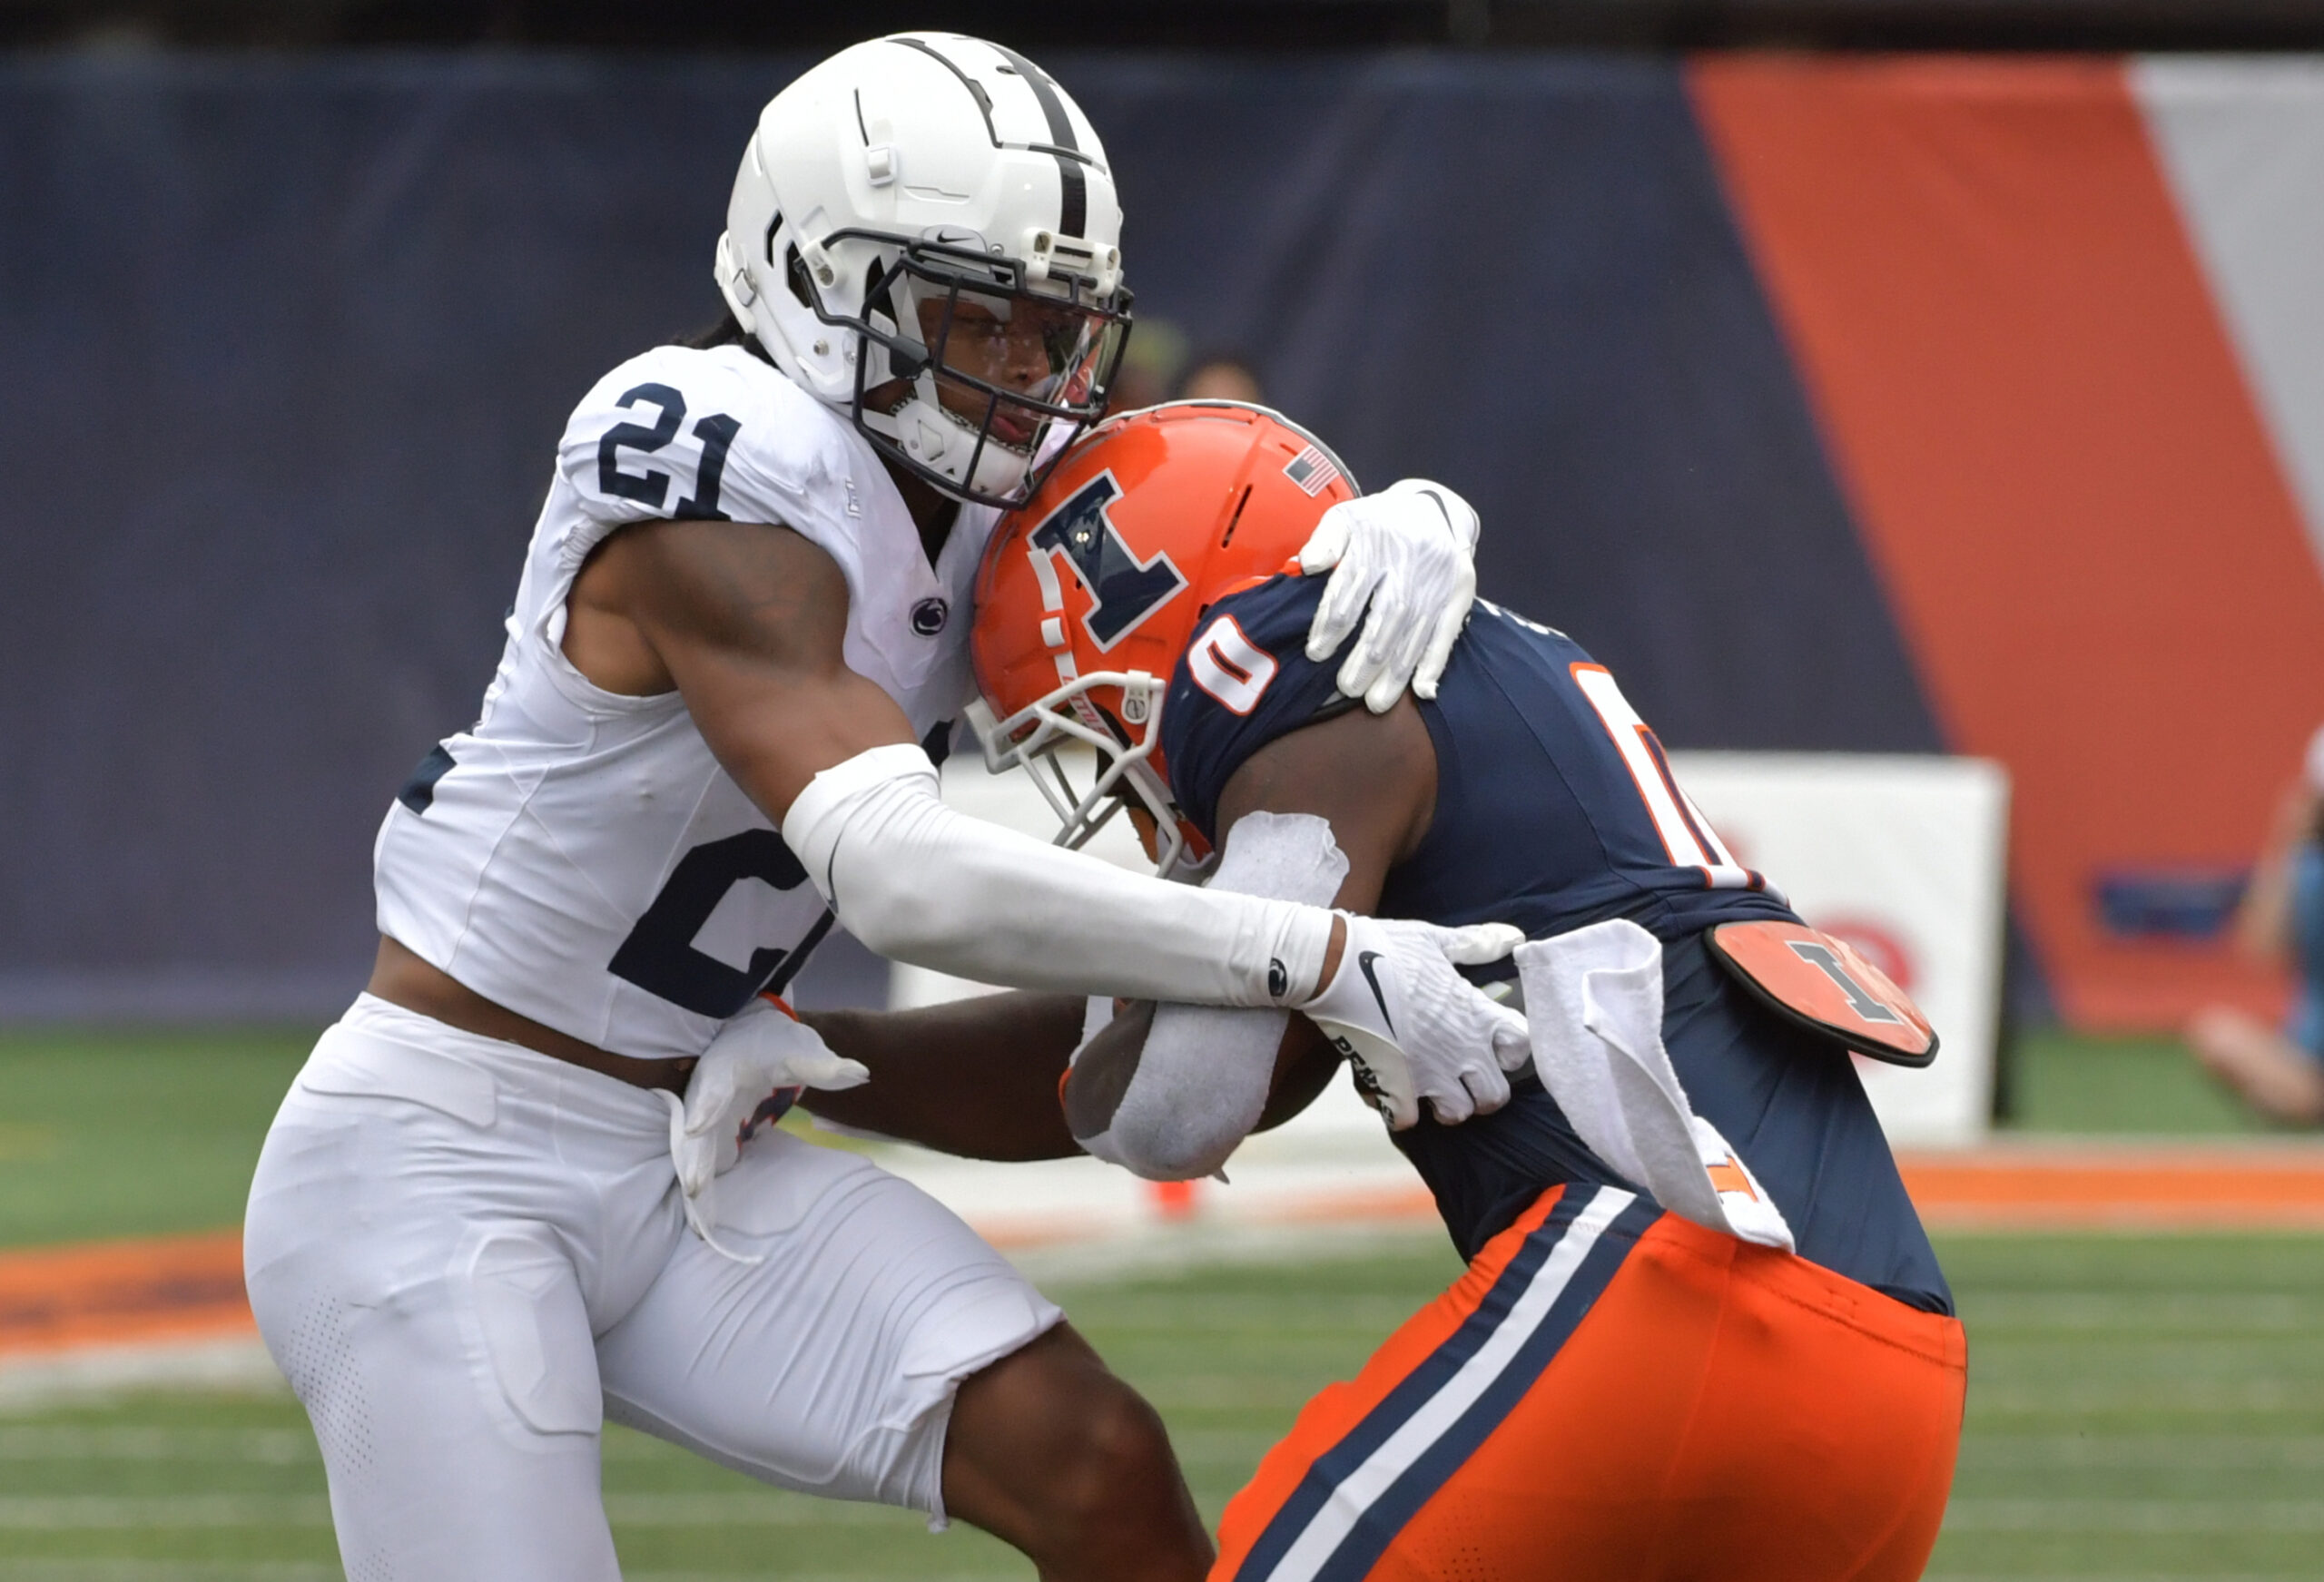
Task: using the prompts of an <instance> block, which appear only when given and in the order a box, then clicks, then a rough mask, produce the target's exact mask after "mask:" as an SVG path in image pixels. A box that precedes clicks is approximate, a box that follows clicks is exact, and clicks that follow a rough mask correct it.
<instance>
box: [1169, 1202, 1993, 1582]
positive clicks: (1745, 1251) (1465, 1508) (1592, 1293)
mask: <svg viewBox="0 0 2324 1582" xmlns="http://www.w3.org/2000/svg"><path fill="white" fill-rule="evenodd" d="M1966 1382H1967V1347H1966V1342H1965V1339H1964V1337H1963V1334H1962V1331H1961V1325H1960V1323H1959V1322H1958V1321H1956V1320H1954V1319H1951V1318H1947V1317H1945V1316H1943V1315H1942V1314H1937V1313H1929V1312H1919V1311H1917V1310H1915V1309H1913V1308H1908V1307H1906V1306H1905V1305H1904V1304H1903V1303H1901V1302H1896V1301H1893V1300H1891V1299H1890V1298H1888V1297H1886V1296H1883V1295H1882V1294H1880V1293H1879V1292H1876V1291H1873V1290H1871V1289H1870V1288H1869V1287H1866V1286H1863V1285H1859V1284H1857V1283H1856V1282H1854V1281H1851V1280H1847V1279H1844V1278H1843V1277H1841V1276H1840V1275H1837V1274H1835V1273H1832V1272H1830V1271H1828V1270H1826V1269H1822V1268H1819V1267H1817V1265H1816V1264H1813V1263H1808V1262H1807V1261H1806V1260H1805V1259H1801V1258H1797V1257H1794V1256H1793V1255H1791V1254H1790V1253H1781V1252H1777V1251H1776V1250H1774V1249H1772V1248H1768V1247H1758V1246H1753V1245H1751V1244H1749V1243H1744V1242H1738V1241H1737V1240H1735V1239H1734V1238H1733V1237H1731V1236H1726V1235H1721V1234H1719V1233H1716V1232H1712V1231H1707V1230H1705V1229H1703V1228H1702V1227H1700V1226H1699V1225H1696V1224H1693V1223H1689V1222H1688V1221H1686V1220H1682V1219H1679V1217H1677V1216H1676V1215H1674V1214H1664V1213H1662V1212H1661V1211H1660V1210H1659V1208H1657V1207H1656V1206H1655V1205H1654V1204H1652V1203H1650V1202H1648V1201H1645V1200H1642V1199H1640V1198H1638V1197H1636V1196H1633V1195H1632V1194H1630V1193H1627V1192H1623V1191H1620V1190H1618V1189H1616V1188H1613V1187H1608V1186H1588V1185H1575V1186H1569V1187H1559V1188H1554V1189H1552V1190H1551V1191H1550V1192H1549V1193H1547V1194H1544V1195H1543V1196H1542V1197H1541V1199H1540V1200H1539V1201H1538V1202H1537V1203H1535V1204H1533V1206H1532V1207H1531V1209H1530V1210H1528V1211H1527V1212H1526V1213H1525V1214H1523V1215H1522V1216H1521V1217H1520V1218H1519V1220H1518V1221H1517V1223H1515V1224H1513V1225H1512V1226H1511V1227H1510V1228H1509V1229H1508V1230H1506V1231H1504V1232H1502V1233H1501V1234H1500V1235H1499V1236H1496V1237H1495V1238H1493V1240H1492V1242H1491V1243H1487V1245H1486V1246H1485V1248H1484V1250H1483V1251H1482V1252H1481V1253H1479V1254H1478V1255H1477V1258H1476V1261H1475V1262H1474V1263H1472V1264H1471V1265H1470V1266H1469V1271H1468V1272H1467V1273H1466V1274H1464V1275H1463V1276H1462V1278H1461V1280H1460V1281H1459V1282H1457V1283H1455V1284H1454V1285H1453V1286H1452V1289H1451V1290H1450V1291H1447V1292H1445V1293H1444V1294H1443V1296H1441V1297H1439V1298H1438V1299H1437V1300H1436V1301H1435V1302H1432V1303H1431V1304H1430V1305H1429V1306H1428V1307H1426V1308H1424V1309H1423V1310H1422V1311H1421V1312H1419V1313H1418V1314H1416V1315H1414V1316H1413V1318H1412V1319H1411V1320H1410V1321H1409V1322H1406V1323H1405V1324H1404V1326H1403V1328H1402V1329H1400V1330H1398V1331H1396V1332H1395V1334H1393V1336H1391V1337H1390V1338H1389V1340H1388V1342H1387V1343H1386V1344H1385V1345H1384V1346H1382V1347H1381V1348H1380V1350H1379V1351H1377V1352H1375V1353H1374V1355H1373V1357H1372V1360H1371V1361H1369V1362H1368V1363H1366V1364H1365V1366H1364V1371H1363V1372H1362V1373H1361V1374H1360V1375H1359V1376H1358V1377H1357V1378H1356V1379H1355V1380H1354V1382H1352V1383H1346V1384H1334V1385H1333V1386H1331V1387H1330V1388H1329V1389H1327V1390H1324V1392H1323V1393H1322V1394H1320V1395H1318V1396H1317V1397H1316V1398H1315V1400H1312V1401H1310V1402H1308V1404H1307V1406H1306V1409H1305V1410H1303V1411H1302V1412H1301V1413H1300V1415H1299V1420H1298V1422H1297V1423H1296V1424H1295V1426H1294V1427H1293V1429H1292V1430H1291V1434H1290V1436H1289V1437H1288V1438H1287V1439H1285V1440H1284V1441H1283V1442H1282V1443H1281V1444H1279V1445H1277V1446H1276V1447H1275V1449H1273V1450H1271V1451H1269V1452H1268V1453H1267V1455H1266V1458H1265V1459H1264V1460H1263V1461H1261V1462H1260V1464H1259V1469H1258V1473H1257V1475H1256V1477H1254V1478H1253V1479H1252V1480H1251V1483H1250V1485H1249V1487H1247V1488H1246V1489H1244V1490H1243V1491H1242V1492H1241V1493H1240V1494H1238V1495H1236V1497H1235V1498H1234V1500H1233V1502H1232V1503H1230V1504H1229V1505H1228V1506H1227V1508H1226V1519H1225V1521H1224V1522H1223V1523H1222V1524H1221V1527H1220V1531H1219V1550H1220V1553H1219V1557H1218V1563H1217V1565H1216V1567H1215V1568H1214V1569H1213V1570H1212V1572H1211V1582H1356V1579H1357V1578H1362V1577H1373V1578H1379V1579H1382V1582H1389V1579H1393V1582H1418V1579H1421V1578H1428V1579H1430V1582H1535V1579H1541V1582H1550V1579H1554V1582H1616V1579H1620V1582H1777V1579H1778V1578H1780V1579H1781V1582H1841V1579H1842V1578H1848V1579H1850V1582H1858V1579H1860V1582H1909V1579H1910V1578H1913V1577H1918V1576H1919V1575H1920V1574H1921V1568H1922V1567H1923V1566H1924V1565H1925V1563H1926V1562H1927V1559H1928V1555H1929V1550H1930V1548H1932V1547H1933V1546H1934V1545H1935V1542H1936V1529H1937V1525H1938V1523H1939V1521H1940V1520H1941V1519H1942V1518H1943V1517H1944V1515H1945V1496H1946V1494H1947V1492H1948V1491H1949V1490H1950V1489H1951V1487H1952V1483H1953V1460H1954V1452H1955V1449H1956V1448H1957V1446H1958V1444H1959V1440H1960V1436H1961V1407H1962V1398H1963V1394H1964V1390H1965V1385H1966Z"/></svg>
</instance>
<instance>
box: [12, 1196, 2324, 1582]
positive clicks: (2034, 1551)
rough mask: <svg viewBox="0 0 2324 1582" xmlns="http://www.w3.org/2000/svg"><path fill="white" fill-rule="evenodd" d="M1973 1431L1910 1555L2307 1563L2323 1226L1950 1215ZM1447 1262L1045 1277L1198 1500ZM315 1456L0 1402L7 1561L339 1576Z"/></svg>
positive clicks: (742, 1526) (958, 1563)
mask: <svg viewBox="0 0 2324 1582" xmlns="http://www.w3.org/2000/svg"><path fill="white" fill-rule="evenodd" d="M1942 1251H1943V1253H1944V1255H1945V1263H1946V1266H1947V1267H1948V1269H1949V1270H1950V1271H1951V1272H1952V1274H1953V1278H1954V1281H1955V1285H1956V1286H1957V1288H1958V1290H1959V1292H1960V1296H1961V1302H1962V1310H1963V1312H1964V1315H1965V1318H1966V1319H1967V1322H1968V1323H1969V1327H1970V1332H1971V1336H1972V1341H1971V1376H1972V1383H1971V1388H1970V1396H1969V1420H1968V1435H1967V1438H1966V1440H1965V1443H1964V1446H1963V1452H1962V1459H1961V1469H1960V1473H1959V1477H1958V1479H1957V1481H1956V1484H1955V1496H1954V1502H1953V1507H1952V1512H1951V1515H1950V1517H1949V1518H1948V1520H1947V1524H1946V1530H1945V1538H1944V1540H1943V1542H1942V1543H1941V1545H1940V1546H1939V1548H1938V1550H1937V1556H1936V1561H1935V1566H1934V1567H1933V1568H1932V1570H1931V1572H1930V1575H1931V1576H1932V1577H1940V1578H1947V1579H1951V1582H1966V1579H1968V1578H1972V1577H1981V1578H1995V1579H1998V1578H2004V1577H2006V1578H2036V1577H2040V1578H2067V1577H2073V1578H2100V1577H2108V1578H2125V1579H2131V1578H2134V1579H2138V1582H2165V1579H2171V1578H2187V1579H2190V1582H2192V1579H2193V1578H2199V1577H2200V1578H2206V1579H2226V1578H2242V1579H2247V1582H2250V1579H2257V1578H2261V1577H2265V1578H2271V1579H2273V1578H2285V1579H2288V1578H2293V1577H2317V1576H2319V1575H2324V1495H2319V1492H2318V1490H2319V1479H2324V1346H2319V1344H2318V1337H2319V1334H2324V1239H2317V1238H2306V1237H2244V1238H2228V1237H2163V1238H2152V1239H2137V1238H2103V1239H2086V1238H2056V1237H2007V1238H1969V1239H1962V1238H1953V1239H1948V1240H1946V1241H1945V1243H1944V1245H1943V1247H1942ZM1453 1272H1454V1264H1453V1260H1452V1253H1450V1251H1449V1250H1447V1249H1446V1248H1444V1247H1443V1245H1442V1244H1441V1243H1438V1242H1436V1241H1433V1240H1422V1239H1418V1238H1415V1239H1413V1240H1410V1241H1407V1242H1403V1243H1398V1244H1396V1245H1395V1246H1394V1247H1393V1249H1392V1250H1388V1251H1384V1252H1377V1251H1375V1252H1374V1253H1372V1254H1371V1255H1368V1256H1365V1257H1362V1258H1359V1259H1349V1260H1340V1261H1333V1262H1324V1263H1309V1264H1305V1265H1282V1264H1277V1265H1272V1266H1242V1267H1232V1268H1212V1269H1207V1270H1198V1271H1194V1272H1186V1273H1182V1274H1178V1275H1175V1276H1167V1277H1158V1278H1157V1277H1152V1276H1148V1277H1145V1278H1140V1279H1135V1280H1128V1281H1123V1282H1114V1283H1108V1284H1098V1285H1080V1286H1074V1287H1069V1288H1059V1289H1058V1290H1057V1291H1056V1292H1055V1294H1056V1295H1057V1296H1058V1297H1059V1299H1060V1300H1061V1301H1062V1302H1064V1303H1065V1305H1066V1307H1067V1309H1068V1312H1070V1313H1071V1314H1072V1316H1073V1319H1074V1322H1076V1323H1078V1324H1079V1325H1080V1326H1081V1327H1082V1328H1083V1329H1084V1330H1085V1331H1087V1332H1088V1335H1089V1336H1090V1338H1091V1339H1092V1340H1093V1341H1095V1342H1096V1343H1097V1344H1098V1347H1099V1349H1100V1350H1101V1351H1104V1352H1105V1354H1106V1355H1107V1357H1108V1359H1109V1360H1110V1361H1112V1362H1113V1363H1114V1365H1115V1366H1116V1367H1117V1368H1118V1369H1119V1370H1120V1371H1122V1372H1123V1373H1124V1374H1125V1375H1127V1376H1128V1378H1129V1379H1130V1380H1132V1381H1134V1382H1135V1383H1136V1384H1137V1386H1138V1387H1139V1388H1140V1389H1141V1390H1144V1391H1145V1392H1146V1393H1147V1396H1148V1397H1149V1398H1150V1399H1151V1400H1153V1401H1154V1402H1155V1403H1156V1405H1157V1406H1158V1407H1159V1408H1160V1409H1161V1411H1162V1413H1163V1415H1164V1417H1165V1418H1166V1419H1167V1420H1168V1422H1169V1425H1170V1431H1171V1435H1172V1438H1173V1440H1174V1441H1175V1442H1176V1443H1177V1447H1178V1449H1179V1453H1180V1455H1181V1456H1182V1457H1183V1459H1185V1462H1186V1466H1187V1476H1188V1478H1189V1479H1190V1480H1191V1481H1192V1483H1193V1485H1194V1488H1195V1492H1196V1497H1197V1498H1198V1499H1199V1501H1200V1502H1201V1505H1202V1508H1203V1511H1204V1514H1205V1515H1206V1517H1208V1518H1211V1519H1212V1520H1213V1521H1214V1522H1215V1521H1216V1517H1217V1514H1218V1511H1219V1509H1220V1508H1221V1507H1222V1506H1223V1504H1224V1503H1225V1501H1226V1498H1227V1497H1228V1496H1229V1495H1230V1494H1231V1493H1233V1491H1234V1490H1235V1489H1236V1488H1237V1487H1238V1486H1239V1485H1240V1484H1241V1482H1242V1481H1243V1479H1245V1478H1246V1477H1247V1476H1248V1475H1249V1472H1250V1470H1251V1469H1252V1467H1253V1466H1254V1464H1255V1463H1256V1461H1257V1459H1258V1458H1259V1455H1260V1453H1261V1452H1262V1451H1263V1450H1264V1449H1265V1448H1266V1447H1267V1446H1268V1445H1269V1444H1270V1443H1272V1442H1273V1441H1274V1440H1275V1437H1276V1436H1277V1435H1279V1434H1280V1433H1281V1432H1282V1431H1283V1430H1284V1429H1285V1427H1286V1426H1287V1425H1288V1424H1289V1422H1290V1420H1291V1419H1292V1417H1293V1415H1294V1414H1295V1412H1296V1410H1297V1409H1298V1407H1299V1405H1300V1403H1301V1402H1302V1401H1304V1400H1305V1399H1306V1398H1307V1397H1308V1395H1310V1394H1311V1393H1313V1392H1314V1390H1316V1389H1317V1388H1318V1387H1320V1386H1321V1385H1323V1384H1324V1383H1325V1382H1326V1381H1330V1380H1332V1379H1335V1378H1342V1377H1345V1376H1346V1375H1348V1374H1349V1373H1351V1372H1352V1371H1354V1369H1355V1368H1356V1367H1357V1366H1358V1365H1359V1364H1360V1363H1361V1361H1362V1360H1363V1359H1364V1356H1365V1355H1367V1354H1368V1353H1369V1352H1370V1351H1371V1350H1372V1348H1373V1346H1374V1344H1375V1343H1376V1342H1377V1341H1379V1340H1380V1339H1381V1337H1383V1336H1384V1334H1385V1333H1386V1332H1387V1331H1389V1330H1390V1329H1391V1328H1393V1326H1394V1325H1395V1324H1396V1323H1397V1322H1400V1321H1401V1320H1402V1319H1403V1317H1404V1316H1405V1315H1406V1313H1408V1312H1410V1311H1411V1310H1412V1309H1413V1307H1414V1306H1416V1305H1418V1303H1419V1302H1422V1301H1423V1300H1424V1299H1425V1298H1426V1297H1428V1296H1429V1295H1431V1294H1432V1293H1433V1292H1435V1291H1436V1290H1437V1289H1438V1288H1439V1287H1440V1286H1441V1285H1442V1284H1443V1282H1445V1281H1447V1280H1448V1279H1450V1278H1451V1276H1452V1273H1453ZM322 1489H323V1483H322V1469H321V1467H320V1463H319V1462H318V1460H317V1459H316V1455H315V1449H314V1442H313V1440H312V1438H311V1437H310V1435H309V1433H308V1431H307V1427H306V1423H305V1420H304V1419H303V1417H302V1416H301V1415H300V1412H299V1410H298V1408H297V1406H296V1405H295V1404H294V1403H292V1402H291V1401H290V1400H287V1399H284V1398H281V1397H271V1398H251V1397H219V1396H193V1395H176V1396H143V1397H136V1398H132V1399H128V1400H114V1401H111V1402H107V1403H103V1404H87V1405H81V1406H76V1407H73V1408H69V1409H53V1410H45V1411H43V1412H39V1413H35V1414H31V1415H25V1416H19V1417H15V1418H0V1577H7V1578H9V1579H10V1582H100V1579H102V1582H153V1579H161V1578H172V1579H174V1578H185V1579H189V1582H191V1579H195V1578H207V1577H217V1578H227V1577H234V1578H244V1577H247V1578H254V1579H259V1582H292V1579H298V1582H306V1579H308V1578H313V1579H316V1582H320V1579H322V1578H326V1577H336V1576H338V1574H339V1573H338V1571H337V1569H336V1567H335V1566H334V1563H333V1560H332V1548H331V1538H330V1524H329V1512H328V1509H327V1508H326V1505H325V1503H324V1498H323V1492H322ZM606 1503H607V1506H608V1508H609V1509H610V1510H611V1512H612V1515H613V1518H614V1524H615V1538H616V1541H617V1543H618V1545H619V1547H620V1550H621V1554H622V1558H623V1562H624V1565H625V1568H626V1574H627V1575H628V1576H629V1577H632V1578H633V1582H675V1579H676V1578H680V1577H695V1578H709V1577H785V1578H811V1577H832V1578H851V1579H858V1578H860V1579H863V1582H870V1579H872V1578H890V1577H892V1578H899V1579H901V1578H905V1577H913V1578H933V1577H1027V1576H1029V1575H1030V1568H1029V1567H1027V1566H1026V1565H1025V1564H1024V1563H1023V1562H1022V1561H1020V1560H1019V1559H1018V1558H1017V1557H1015V1556H1014V1555H1013V1554H1012V1553H1011V1552H1010V1551H1009V1550H1007V1549H1005V1548H1002V1547H1001V1546H1000V1545H999V1544H997V1543H995V1542H993V1541H992V1540H991V1539H990V1538H985V1537H984V1536H983V1535H981V1534H979V1533H976V1532H974V1531H971V1530H968V1529H965V1528H956V1529H955V1530H953V1531H951V1532H950V1533H946V1534H944V1535H942V1536H941V1537H931V1536H930V1535H928V1534H927V1533H926V1532H924V1531H923V1530H921V1523H920V1522H919V1521H918V1520H916V1519H915V1518H912V1517H910V1516H907V1515H904V1514H902V1513H900V1512H895V1511H886V1510H881V1509H877V1508H870V1507H861V1506H844V1505H834V1504H829V1503H823V1502H818V1501H815V1500H812V1499H807V1498H802V1497H798V1496H793V1495H785V1494H779V1493H775V1492H773V1491H770V1490H766V1489H761V1488H759V1487H757V1486H755V1485H753V1484H752V1483H750V1482H748V1481H746V1480H744V1479H741V1478H739V1477H736V1476H735V1475H734V1474H732V1473H728V1472H725V1471H723V1470H721V1469H717V1468H714V1467H712V1466H709V1465H708V1464H706V1463H704V1462H702V1461H699V1460H696V1459H694V1458H693V1457H691V1456H688V1455H686V1454H685V1453H684V1452H682V1451H678V1450H675V1449H670V1448H669V1447H667V1446H665V1445H661V1444H659V1443H657V1442H655V1441H654V1440H648V1439H645V1438H644V1437H642V1436H640V1435H637V1434H634V1433H629V1432H626V1431H624V1430H614V1431H612V1432H610V1433H609V1434H608V1435H607V1439H606Z"/></svg>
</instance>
